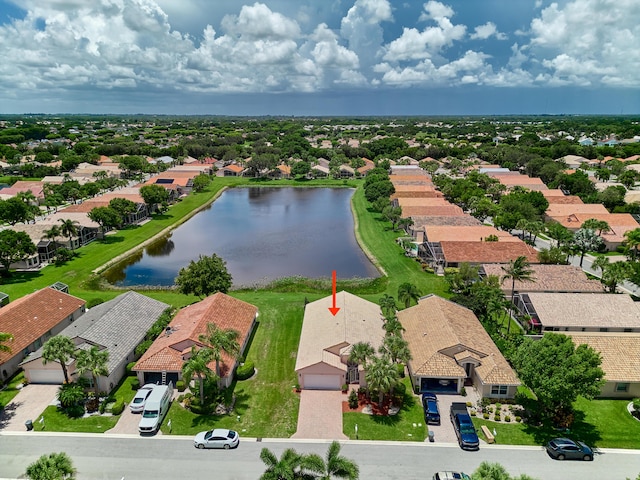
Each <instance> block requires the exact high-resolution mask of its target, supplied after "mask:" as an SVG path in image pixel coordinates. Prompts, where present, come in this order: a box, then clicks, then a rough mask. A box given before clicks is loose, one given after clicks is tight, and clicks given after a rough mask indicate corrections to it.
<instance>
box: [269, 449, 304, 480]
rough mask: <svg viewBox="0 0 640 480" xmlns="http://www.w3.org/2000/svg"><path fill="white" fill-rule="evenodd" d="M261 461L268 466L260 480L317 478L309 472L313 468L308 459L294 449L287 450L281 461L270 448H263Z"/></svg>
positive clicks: (283, 453)
mask: <svg viewBox="0 0 640 480" xmlns="http://www.w3.org/2000/svg"><path fill="white" fill-rule="evenodd" d="M260 460H262V462H263V463H264V464H265V465H266V466H267V469H266V470H265V472H264V473H263V474H262V476H261V477H260V480H306V479H309V480H311V479H313V478H316V476H315V475H314V474H313V473H311V472H309V471H308V470H307V468H308V467H309V466H311V465H309V463H310V462H309V461H308V460H307V457H306V456H305V455H302V454H300V453H298V452H296V451H295V450H294V449H293V448H287V449H286V450H285V451H284V452H282V455H281V456H280V459H278V457H276V455H275V454H274V453H273V452H272V451H271V450H269V449H268V448H263V449H262V450H261V451H260Z"/></svg>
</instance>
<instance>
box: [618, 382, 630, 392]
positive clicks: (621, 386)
mask: <svg viewBox="0 0 640 480" xmlns="http://www.w3.org/2000/svg"><path fill="white" fill-rule="evenodd" d="M628 391H629V384H628V383H616V392H628Z"/></svg>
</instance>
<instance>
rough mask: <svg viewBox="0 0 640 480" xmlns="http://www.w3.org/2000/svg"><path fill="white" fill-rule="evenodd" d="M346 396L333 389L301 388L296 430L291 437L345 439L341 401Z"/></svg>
mask: <svg viewBox="0 0 640 480" xmlns="http://www.w3.org/2000/svg"><path fill="white" fill-rule="evenodd" d="M345 399H346V396H345V395H343V394H342V392H340V391H333V390H302V392H300V408H299V410H298V430H297V431H296V433H294V434H293V436H292V438H310V439H328V440H346V439H347V436H346V435H345V434H344V433H342V401H343V400H345Z"/></svg>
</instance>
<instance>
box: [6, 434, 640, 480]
mask: <svg viewBox="0 0 640 480" xmlns="http://www.w3.org/2000/svg"><path fill="white" fill-rule="evenodd" d="M328 444H329V441H328V440H327V441H325V442H318V441H313V442H311V441H299V442H295V441H292V440H289V439H282V440H269V439H264V440H263V441H261V442H258V441H256V440H255V439H241V442H240V446H239V447H238V449H236V450H229V451H225V450H206V451H202V450H197V449H195V448H194V447H193V443H192V439H191V438H190V437H174V436H170V435H166V436H164V437H149V438H141V437H138V436H130V435H109V436H106V435H102V436H101V435H88V434H61V433H59V434H53V433H45V432H36V433H33V432H31V433H26V432H25V433H3V434H0V478H17V477H18V476H19V475H21V474H23V473H24V471H25V469H26V467H27V465H29V463H31V462H33V461H34V460H36V459H37V458H38V457H39V456H40V455H42V454H44V453H50V452H58V451H66V452H67V453H68V454H69V455H70V456H71V458H72V459H73V462H74V465H75V466H76V468H77V469H78V475H77V478H78V480H94V479H95V480H98V479H99V480H111V479H113V480H120V479H121V478H123V477H124V478H126V479H127V480H133V479H150V478H153V479H154V480H164V479H166V480H175V479H176V478H201V477H202V473H203V472H206V471H212V468H214V471H215V478H219V479H224V480H227V479H232V480H242V479H247V480H248V479H251V480H256V479H257V478H258V477H259V476H260V475H261V474H262V473H263V472H264V466H263V464H262V462H261V461H260V458H259V454H260V450H261V449H262V448H263V447H267V448H269V449H270V450H271V451H273V452H274V453H275V454H276V455H278V456H280V454H281V453H282V452H283V451H284V449H285V448H295V449H296V450H297V451H298V452H301V453H309V452H315V453H318V454H320V455H322V456H324V454H325V453H326V449H327V446H328ZM342 453H343V454H344V455H345V456H347V457H349V458H351V459H353V460H354V461H356V462H357V463H358V465H359V466H360V472H361V474H360V478H362V479H363V480H365V479H366V480H369V479H373V480H376V479H402V480H412V479H416V480H418V479H419V480H426V479H429V478H431V475H433V473H434V472H435V471H437V470H441V469H449V470H451V469H453V470H463V471H465V472H468V473H470V472H472V471H473V470H474V469H475V468H476V467H477V466H478V465H479V464H480V462H482V461H483V460H487V461H491V462H500V463H502V464H503V465H504V466H505V467H506V468H507V470H508V471H509V472H511V473H512V474H514V475H515V474H521V473H527V474H529V475H531V476H533V477H534V478H537V479H539V480H556V479H557V480H566V479H580V480H592V479H593V480H595V479H603V478H607V479H608V478H611V479H616V480H624V479H625V478H626V477H629V478H635V477H636V475H637V474H638V473H639V472H640V452H637V451H614V450H606V451H603V452H600V453H599V454H598V455H597V456H596V458H595V460H594V461H593V462H569V461H567V462H558V461H554V460H551V459H550V458H549V457H548V456H547V454H546V452H544V451H543V449H542V448H541V447H501V446H486V445H483V446H482V448H481V449H480V451H478V452H463V451H462V450H460V449H459V448H458V446H457V445H453V444H443V443H436V444H429V443H422V442H416V443H409V442H364V441H360V442H358V441H345V442H343V449H342Z"/></svg>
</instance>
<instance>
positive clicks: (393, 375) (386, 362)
mask: <svg viewBox="0 0 640 480" xmlns="http://www.w3.org/2000/svg"><path fill="white" fill-rule="evenodd" d="M365 379H366V380H367V385H368V386H369V389H371V390H374V391H377V392H378V404H379V405H380V407H381V408H382V403H383V401H384V394H385V393H390V392H392V391H393V387H395V386H396V385H397V383H398V380H399V374H398V370H397V369H396V366H395V365H394V364H393V362H392V361H391V359H390V358H389V357H387V356H386V355H385V356H382V357H373V359H372V360H371V363H370V364H369V368H367V371H366V372H365Z"/></svg>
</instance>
